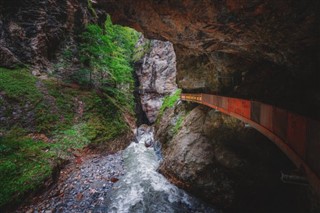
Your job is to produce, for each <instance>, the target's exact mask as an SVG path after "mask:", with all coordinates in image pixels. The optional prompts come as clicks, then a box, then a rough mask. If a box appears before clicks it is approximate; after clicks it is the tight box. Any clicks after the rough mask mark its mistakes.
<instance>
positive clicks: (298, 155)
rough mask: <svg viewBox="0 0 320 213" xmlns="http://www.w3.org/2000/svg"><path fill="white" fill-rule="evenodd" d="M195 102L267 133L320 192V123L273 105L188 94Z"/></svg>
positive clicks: (185, 96) (190, 99)
mask: <svg viewBox="0 0 320 213" xmlns="http://www.w3.org/2000/svg"><path fill="white" fill-rule="evenodd" d="M180 98H181V100H184V101H191V102H196V103H199V104H203V105H206V106H208V107H211V108H214V109H216V110H218V111H221V112H222V113H225V114H228V115H230V116H232V117H235V118H237V119H240V120H241V121H243V122H245V123H248V124H249V125H250V126H252V127H253V128H255V129H256V130H258V131H259V132H261V133H262V134H263V135H265V136H267V137H268V138H269V139H270V140H271V141H273V142H274V143H275V144H276V145H277V146H278V147H279V148H280V149H281V150H282V152H284V153H285V154H286V155H287V156H288V157H289V158H290V159H291V161H292V162H293V163H294V164H295V165H296V166H297V168H299V169H300V170H302V171H303V172H304V173H305V175H306V176H307V178H308V180H309V182H310V184H311V185H312V186H313V188H314V189H315V190H316V192H317V193H318V194H320V122H319V121H316V120H313V119H310V118H307V117H304V116H301V115H298V114H295V113H292V112H290V111H287V110H284V109H281V108H277V107H275V106H272V105H268V104H264V103H260V102H256V101H249V100H243V99H237V98H229V97H223V96H217V95H210V94H202V93H199V94H186V93H183V94H181V96H180Z"/></svg>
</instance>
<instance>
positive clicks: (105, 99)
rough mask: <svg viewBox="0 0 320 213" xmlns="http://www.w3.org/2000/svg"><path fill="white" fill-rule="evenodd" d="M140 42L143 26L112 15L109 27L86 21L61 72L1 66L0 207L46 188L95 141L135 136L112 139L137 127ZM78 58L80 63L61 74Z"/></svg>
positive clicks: (120, 144)
mask: <svg viewBox="0 0 320 213" xmlns="http://www.w3.org/2000/svg"><path fill="white" fill-rule="evenodd" d="M137 40H138V33H137V32H135V31H134V30H132V29H129V28H126V27H121V26H118V25H113V24H112V22H111V19H110V17H108V18H107V20H106V22H105V25H104V26H103V27H100V26H98V25H93V24H90V25H88V26H87V29H86V31H85V32H84V33H83V34H82V35H81V41H80V45H79V46H78V47H76V48H77V49H78V50H79V51H73V50H71V49H66V50H65V51H64V52H63V53H62V54H61V57H62V58H63V60H60V61H58V63H64V66H61V64H56V66H55V65H54V67H59V69H62V72H60V73H59V74H60V76H56V75H55V74H56V73H53V74H52V75H51V76H50V77H49V78H48V79H46V80H43V79H39V78H37V77H35V76H33V75H31V74H30V70H27V69H16V70H8V69H5V68H0V120H1V122H0V188H1V190H0V209H1V208H2V207H4V206H5V205H6V204H8V203H12V202H19V200H21V198H22V197H23V196H24V195H25V194H26V193H28V192H30V191H34V190H36V189H37V188H39V186H40V185H41V184H43V183H44V182H45V181H46V180H47V179H50V177H51V176H52V175H53V170H54V168H55V167H56V166H57V165H59V164H60V163H61V162H63V161H65V160H70V159H72V158H73V153H74V152H79V151H80V150H81V149H82V148H83V147H85V146H87V145H88V144H92V145H94V144H100V145H101V144H104V145H103V146H105V147H109V148H111V149H117V148H123V146H124V145H125V143H126V142H128V141H123V142H117V144H116V145H114V144H112V143H110V141H111V140H113V139H115V138H117V137H118V136H121V135H125V134H126V133H128V132H129V131H130V128H129V126H128V124H127V123H126V122H125V118H124V114H126V115H127V114H131V115H132V114H133V106H134V99H133V93H132V91H133V82H134V81H133V75H132V71H133V67H132V55H133V51H134V46H135V43H136V42H137ZM74 58H78V59H80V61H81V62H82V63H81V65H80V66H75V68H74V69H75V70H76V71H75V72H73V73H72V75H71V76H69V77H68V79H69V80H66V78H63V77H62V78H61V73H63V72H67V71H64V69H65V70H68V69H69V68H70V67H72V66H74V65H73V64H72V60H73V59H74ZM77 68H79V69H77ZM59 79H60V80H59ZM70 80H71V81H70ZM110 151H111V150H110Z"/></svg>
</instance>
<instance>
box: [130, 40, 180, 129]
mask: <svg viewBox="0 0 320 213" xmlns="http://www.w3.org/2000/svg"><path fill="white" fill-rule="evenodd" d="M137 46H138V47H137V48H139V47H141V46H145V49H147V50H146V51H147V54H145V55H144V56H143V57H142V59H140V60H139V61H138V62H136V64H135V67H136V75H137V77H138V80H139V85H140V86H139V96H140V100H141V105H142V109H143V111H144V112H145V113H146V116H147V118H148V120H149V122H150V123H153V122H155V120H156V118H157V115H158V113H159V110H160V108H161V105H162V101H163V98H164V96H166V95H169V94H171V93H172V92H174V91H175V90H176V89H177V84H176V71H177V70H176V55H175V52H174V49H173V45H172V43H170V42H163V41H158V40H151V41H148V40H146V39H144V38H143V37H142V38H141V39H140V41H139V42H138V44H137Z"/></svg>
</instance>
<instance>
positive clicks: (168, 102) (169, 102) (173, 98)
mask: <svg viewBox="0 0 320 213" xmlns="http://www.w3.org/2000/svg"><path fill="white" fill-rule="evenodd" d="M180 94H181V89H178V90H177V91H175V93H173V94H172V95H170V96H166V97H165V98H164V100H163V103H162V106H161V108H160V112H159V115H158V120H159V119H160V118H161V117H162V115H163V113H164V111H165V110H166V109H167V108H172V107H173V106H174V105H175V103H176V102H177V101H178V100H179V99H180Z"/></svg>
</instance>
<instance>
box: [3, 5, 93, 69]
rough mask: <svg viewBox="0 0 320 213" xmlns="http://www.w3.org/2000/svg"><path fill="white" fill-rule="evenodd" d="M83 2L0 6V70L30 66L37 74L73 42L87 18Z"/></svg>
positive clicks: (87, 13) (87, 14) (87, 20)
mask: <svg viewBox="0 0 320 213" xmlns="http://www.w3.org/2000/svg"><path fill="white" fill-rule="evenodd" d="M87 4H88V3H87V1H85V0H59V1H45V0H40V1H38V0H32V1H28V0H14V1H1V2H0V66H4V67H14V66H16V65H18V64H29V65H30V64H31V65H33V66H35V67H36V68H37V69H38V70H37V71H46V70H47V69H48V68H50V66H48V65H49V63H48V62H49V61H50V60H52V59H54V58H55V54H56V52H57V50H58V48H59V47H60V45H62V44H63V43H64V42H73V41H74V37H75V35H76V34H77V33H79V32H81V31H82V30H83V28H84V26H85V24H87V23H88V22H89V18H90V17H91V15H90V13H89V11H88V8H87Z"/></svg>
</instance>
